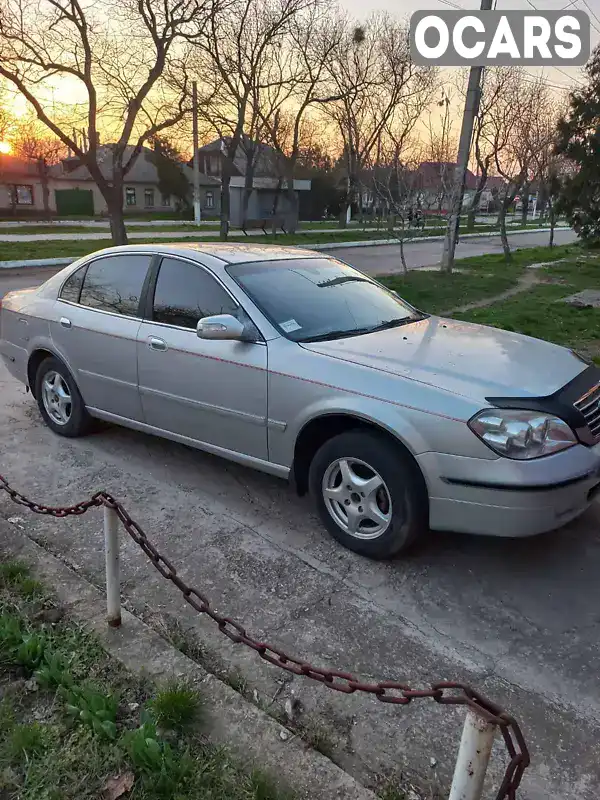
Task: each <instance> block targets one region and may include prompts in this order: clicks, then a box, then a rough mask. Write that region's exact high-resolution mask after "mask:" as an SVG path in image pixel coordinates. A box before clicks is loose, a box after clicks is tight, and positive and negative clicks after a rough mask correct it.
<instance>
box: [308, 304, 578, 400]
mask: <svg viewBox="0 0 600 800" xmlns="http://www.w3.org/2000/svg"><path fill="white" fill-rule="evenodd" d="M303 347H305V348H307V349H308V350H310V351H312V352H314V353H320V354H322V355H324V356H329V357H331V358H337V359H341V360H344V361H348V362H350V363H353V364H360V365H362V366H365V367H371V368H372V369H376V370H380V371H382V372H387V373H391V374H393V375H398V376H400V377H402V378H406V379H408V380H413V381H417V382H419V383H424V384H427V385H430V386H435V387H438V388H440V389H444V390H445V391H448V392H452V393H453V394H458V395H462V396H464V397H469V398H472V399H476V400H480V401H484V400H485V398H486V397H501V396H505V397H542V396H546V395H549V394H552V393H553V392H555V391H557V390H558V389H560V388H561V387H562V386H564V385H565V384H566V383H568V382H569V381H570V380H572V379H573V378H574V377H575V376H576V375H578V374H579V373H580V372H582V371H583V370H584V369H586V364H585V363H584V362H583V361H581V360H580V359H579V358H578V357H577V356H576V355H574V354H573V353H572V352H571V351H570V350H567V349H565V348H564V347H559V346H558V345H554V344H550V343H549V342H544V341H541V340H540V339H532V338H530V337H529V336H522V335H521V334H518V333H511V332H509V331H503V330H499V329H498V328H489V327H486V326H483V325H474V324H471V323H468V322H459V321H457V320H450V319H442V318H440V317H428V318H427V319H424V320H419V321H417V322H413V323H409V324H408V325H404V326H401V327H399V328H392V329H391V330H387V331H378V332H376V333H370V334H366V335H364V336H354V337H349V338H347V339H337V340H334V341H330V342H315V343H310V344H309V343H307V344H304V345H303Z"/></svg>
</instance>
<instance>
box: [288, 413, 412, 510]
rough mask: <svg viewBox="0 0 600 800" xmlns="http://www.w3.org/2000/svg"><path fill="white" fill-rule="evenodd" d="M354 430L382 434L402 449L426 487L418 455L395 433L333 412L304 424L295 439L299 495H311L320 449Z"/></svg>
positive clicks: (294, 464) (351, 415) (295, 477)
mask: <svg viewBox="0 0 600 800" xmlns="http://www.w3.org/2000/svg"><path fill="white" fill-rule="evenodd" d="M355 430H362V431H366V432H372V433H376V434H379V435H381V436H382V437H384V438H386V439H387V440H388V441H389V442H391V443H393V444H394V445H395V446H396V447H398V448H400V449H401V450H402V451H403V452H404V453H405V454H406V456H407V457H408V458H410V460H411V461H412V462H413V463H414V466H415V468H416V470H417V471H418V473H419V474H420V475H421V476H422V478H423V483H424V484H425V485H426V481H425V476H424V475H423V473H422V471H421V468H420V467H419V464H418V463H417V460H416V458H415V453H414V452H413V450H412V449H411V447H410V445H409V444H408V443H407V442H406V441H405V440H404V439H403V438H402V437H401V436H399V435H398V433H397V432H396V431H391V430H390V429H389V428H387V427H386V426H385V425H382V424H381V423H378V422H375V421H374V420H372V419H369V418H368V417H363V416H361V415H360V414H357V413H355V412H351V411H336V412H334V411H331V412H326V413H322V414H319V415H317V416H315V417H313V418H312V419H310V420H308V421H307V422H305V423H304V425H303V426H302V428H301V429H300V431H299V432H298V435H297V436H296V442H295V446H294V457H293V462H292V469H291V480H292V482H293V484H294V486H295V488H296V491H297V492H298V494H299V495H301V496H302V495H305V494H306V493H307V492H308V472H309V469H310V464H311V462H312V460H313V458H314V456H315V454H316V452H317V451H318V450H319V448H320V447H321V446H322V445H323V444H325V442H327V441H329V440H330V439H333V438H334V437H335V436H339V435H340V434H341V433H346V432H348V431H355Z"/></svg>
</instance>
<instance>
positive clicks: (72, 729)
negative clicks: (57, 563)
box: [0, 562, 282, 800]
mask: <svg viewBox="0 0 600 800" xmlns="http://www.w3.org/2000/svg"><path fill="white" fill-rule="evenodd" d="M0 698H1V699H0V797H3V798H7V800H8V799H9V798H19V800H92V798H94V800H96V799H97V798H101V797H102V798H107V797H110V798H119V797H121V796H126V797H127V798H128V799H129V800H200V798H205V800H281V798H282V795H281V794H280V793H278V792H276V791H275V789H274V788H273V785H272V783H271V782H270V781H269V779H268V778H267V777H266V776H265V775H263V774H262V773H257V772H255V773H252V774H248V773H246V772H244V771H243V770H241V769H240V768H239V766H238V765H237V764H236V763H235V762H234V761H233V760H232V759H231V757H230V756H229V755H227V754H226V753H225V752H223V751H222V750H218V749H216V748H214V747H212V746H211V745H210V744H209V743H207V741H206V737H205V736H203V735H202V697H201V695H199V694H198V693H197V692H196V691H195V690H194V689H192V688H191V687H190V686H189V685H186V684H183V683H178V684H176V683H172V684H167V685H165V686H163V687H156V686H154V685H152V684H150V683H149V682H148V680H147V679H145V678H143V677H141V676H135V675H132V674H130V673H128V672H127V671H125V670H124V669H123V668H122V667H121V666H120V665H119V664H117V663H116V662H115V661H113V660H112V659H111V658H110V657H109V656H108V655H107V653H106V652H105V651H104V650H103V649H102V647H101V646H100V645H99V643H98V642H97V640H96V639H95V638H94V637H93V636H90V635H89V634H87V633H86V632H85V631H84V630H83V629H82V628H81V627H80V626H78V625H77V624H75V623H74V622H72V621H69V620H68V619H66V618H64V617H62V618H61V617H60V610H59V611H58V613H57V609H56V608H55V606H54V603H53V602H52V599H51V598H50V597H49V596H48V593H47V592H46V590H45V589H44V587H43V586H41V585H40V584H39V583H38V582H37V581H35V580H33V579H32V578H30V577H29V575H28V572H27V569H26V568H25V567H24V566H23V565H21V564H18V563H16V562H7V563H3V564H1V565H0Z"/></svg>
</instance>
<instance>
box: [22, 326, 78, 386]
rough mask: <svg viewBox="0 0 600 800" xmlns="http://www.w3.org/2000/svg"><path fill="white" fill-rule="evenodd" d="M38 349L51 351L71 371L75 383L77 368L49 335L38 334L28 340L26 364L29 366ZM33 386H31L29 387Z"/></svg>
mask: <svg viewBox="0 0 600 800" xmlns="http://www.w3.org/2000/svg"><path fill="white" fill-rule="evenodd" d="M38 350H46V351H47V352H48V353H51V354H52V355H53V356H55V357H56V358H58V359H60V360H61V361H62V363H63V364H64V365H65V367H66V368H67V369H68V370H69V372H70V373H71V376H72V378H73V380H74V381H75V383H77V370H76V369H75V368H74V367H73V365H72V364H71V362H70V361H69V359H68V358H67V356H66V355H65V353H64V352H63V350H62V348H61V347H59V346H57V344H56V342H55V341H54V340H53V339H52V338H51V337H50V336H49V335H38V336H34V337H33V338H32V339H31V340H30V341H29V345H28V348H27V366H28V368H29V362H30V361H31V357H32V356H33V354H34V353H35V352H37V351H38ZM30 388H33V387H30Z"/></svg>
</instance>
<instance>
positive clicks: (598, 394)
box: [573, 383, 600, 438]
mask: <svg viewBox="0 0 600 800" xmlns="http://www.w3.org/2000/svg"><path fill="white" fill-rule="evenodd" d="M573 405H574V406H575V408H576V409H577V410H578V411H581V413H582V414H583V416H584V418H585V421H586V424H587V426H588V428H589V429H590V433H591V434H592V436H594V437H596V438H598V437H600V383H598V384H597V385H596V386H594V387H593V388H592V389H590V390H589V392H586V393H585V394H584V395H583V397H580V398H579V400H576V401H575V403H573Z"/></svg>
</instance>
